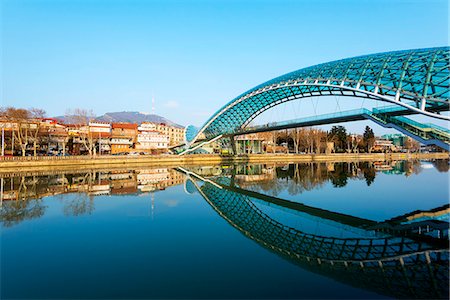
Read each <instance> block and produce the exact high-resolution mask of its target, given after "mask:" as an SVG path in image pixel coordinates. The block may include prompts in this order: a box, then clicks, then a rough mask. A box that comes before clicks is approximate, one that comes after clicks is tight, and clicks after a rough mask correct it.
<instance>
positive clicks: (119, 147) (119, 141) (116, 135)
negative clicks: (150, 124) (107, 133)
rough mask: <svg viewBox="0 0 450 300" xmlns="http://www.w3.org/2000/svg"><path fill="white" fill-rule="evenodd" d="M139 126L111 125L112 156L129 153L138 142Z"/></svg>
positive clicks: (126, 124) (128, 124)
mask: <svg viewBox="0 0 450 300" xmlns="http://www.w3.org/2000/svg"><path fill="white" fill-rule="evenodd" d="M137 135H138V126H137V124H130V123H113V124H111V141H110V145H111V154H115V153H120V152H129V151H130V150H132V149H133V146H134V144H135V143H136V142H137Z"/></svg>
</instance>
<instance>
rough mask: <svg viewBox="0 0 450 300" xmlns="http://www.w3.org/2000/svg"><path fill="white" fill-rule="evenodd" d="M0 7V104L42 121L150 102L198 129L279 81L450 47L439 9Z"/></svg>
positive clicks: (139, 4) (436, 4)
mask: <svg viewBox="0 0 450 300" xmlns="http://www.w3.org/2000/svg"><path fill="white" fill-rule="evenodd" d="M0 3H1V14H2V15H1V25H2V34H1V37H2V41H1V50H2V67H1V70H2V78H1V83H2V98H1V105H2V106H9V105H12V106H16V107H25V108H28V107H39V108H43V109H45V110H46V111H47V113H48V115H49V116H57V115H63V114H64V113H65V111H66V110H67V109H68V108H78V107H80V108H88V109H92V110H94V112H95V113H96V114H98V115H100V114H103V113H105V112H112V111H141V112H152V104H151V98H152V94H153V95H154V98H155V113H157V114H159V115H162V116H165V117H167V118H169V119H171V120H173V121H175V122H178V123H180V124H183V125H187V124H194V125H198V126H199V125H202V124H203V122H204V121H206V119H207V118H208V117H209V116H210V115H211V114H213V113H214V112H215V111H216V110H217V109H218V108H220V107H221V106H222V105H224V104H225V103H226V102H228V101H230V100H231V99H232V98H234V97H236V96H237V95H239V94H241V93H242V92H244V91H246V90H248V89H250V88H252V87H254V86H255V85H258V84H260V83H262V82H264V81H266V80H269V79H272V78H273V77H276V76H279V75H282V74H284V73H287V72H290V71H293V70H296V69H300V68H303V67H307V66H310V65H313V64H317V63H322V62H327V61H331V60H336V59H341V58H346V57H352V56H356V55H363V54H371V53H377V52H384V51H391V50H403V49H411V48H425V47H436V46H445V45H448V41H449V24H448V21H449V20H448V16H449V7H448V2H447V1H446V0H422V1H419V0H409V1H406V0H398V1H396V0H380V1H376V0H372V1H368V0H367V1H364V0H341V1H337V0H336V1H331V0H328V1H320V0H319V1H312V0H311V1H300V0H298V1H283V0H274V1H250V0H248V1H233V0H228V1H225V0H224V1H220V0H217V1H212V0H211V1H170V0H164V1H143V0H141V1H137V0H136V1H132V0H127V1H115V0H103V1H100V0H97V1H96V0H89V1H87V0H76V1H75V0H73V1H70V0H64V1H62V0H61V1H57V0H53V1H50V0H47V1H40V0H33V1H22V0H0ZM352 100H354V99H352ZM346 101H348V100H346ZM355 101H360V100H355ZM319 103H320V102H319ZM310 106H311V105H310ZM319 106H320V105H319ZM304 113H305V114H308V113H309V114H310V113H311V108H309V110H308V109H306V110H305V112H304ZM298 116H300V115H298Z"/></svg>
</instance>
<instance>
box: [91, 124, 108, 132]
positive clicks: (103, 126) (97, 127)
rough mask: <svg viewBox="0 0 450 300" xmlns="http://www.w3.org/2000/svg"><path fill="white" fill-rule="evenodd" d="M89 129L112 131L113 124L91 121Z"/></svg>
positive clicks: (93, 130) (92, 130)
mask: <svg viewBox="0 0 450 300" xmlns="http://www.w3.org/2000/svg"><path fill="white" fill-rule="evenodd" d="M89 131H90V132H91V133H94V132H105V133H111V124H110V123H102V122H89Z"/></svg>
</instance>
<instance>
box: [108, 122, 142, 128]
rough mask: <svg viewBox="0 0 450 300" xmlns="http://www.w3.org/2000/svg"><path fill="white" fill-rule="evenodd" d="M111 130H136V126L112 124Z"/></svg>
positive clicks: (132, 124)
mask: <svg viewBox="0 0 450 300" xmlns="http://www.w3.org/2000/svg"><path fill="white" fill-rule="evenodd" d="M111 126H112V129H137V127H138V125H137V124H134V123H112V124H111Z"/></svg>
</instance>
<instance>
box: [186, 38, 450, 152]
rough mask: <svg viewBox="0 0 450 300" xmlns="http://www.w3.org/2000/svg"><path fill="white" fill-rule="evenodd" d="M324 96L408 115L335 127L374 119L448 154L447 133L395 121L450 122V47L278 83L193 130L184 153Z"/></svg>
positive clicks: (370, 58) (297, 74) (336, 66)
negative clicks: (276, 110)
mask: <svg viewBox="0 0 450 300" xmlns="http://www.w3.org/2000/svg"><path fill="white" fill-rule="evenodd" d="M320 96H345V97H351V98H363V99H371V100H376V101H381V102H384V103H390V104H392V105H394V106H396V107H399V108H401V109H403V110H404V111H402V112H398V113H396V114H395V113H393V112H386V111H384V112H382V114H380V113H379V112H377V111H376V110H372V111H369V113H367V112H363V113H361V112H359V113H355V112H353V113H350V112H349V113H348V114H347V115H345V114H344V113H343V115H342V116H337V115H336V116H328V117H329V119H328V121H329V122H331V120H333V119H334V120H338V119H339V118H341V120H342V121H352V118H353V119H354V120H359V119H371V120H372V121H375V122H377V123H379V124H380V125H382V126H387V127H392V128H396V129H398V130H400V131H402V132H404V133H405V134H408V135H410V136H412V137H415V138H418V139H419V141H421V142H424V143H425V144H427V143H428V144H431V143H432V141H433V142H434V141H435V142H436V144H438V145H440V146H443V147H444V148H446V149H448V142H446V141H447V140H446V138H447V136H446V135H445V130H444V131H442V130H441V128H437V127H435V126H432V125H424V126H422V125H419V124H417V123H414V122H412V121H409V120H407V119H401V118H400V119H398V118H392V117H396V116H398V115H408V114H421V115H426V116H429V117H432V118H435V119H441V120H445V121H450V117H449V116H447V115H443V114H440V112H441V111H449V110H450V106H449V104H450V47H439V48H428V49H413V50H403V51H394V52H385V53H378V54H371V55H364V56H358V57H352V58H346V59H341V60H337V61H332V62H328V63H323V64H319V65H315V66H311V67H307V68H303V69H300V70H297V71H294V72H291V73H288V74H285V75H282V76H280V77H277V78H274V79H272V80H269V81H267V82H265V83H262V84H260V85H258V86H256V87H254V88H252V89H250V90H249V91H247V92H245V93H243V94H241V95H239V96H238V97H236V98H234V99H233V100H231V101H230V102H228V103H227V104H225V105H224V106H223V107H222V108H221V109H219V110H218V111H217V112H216V113H215V114H213V115H212V116H211V117H210V118H209V119H208V120H207V121H206V123H205V124H204V125H203V126H202V127H201V128H199V129H195V128H194V127H193V126H188V128H187V130H186V136H185V137H186V149H185V151H184V152H183V153H189V152H191V151H193V150H194V148H195V149H197V148H199V147H201V146H200V145H204V144H206V143H208V142H211V141H214V140H217V139H220V138H222V137H227V136H233V135H236V134H237V133H239V132H241V131H242V130H244V128H246V127H248V126H249V124H250V123H251V122H252V120H254V119H255V118H256V117H257V116H259V115H260V114H261V113H263V112H264V111H266V110H269V109H271V108H273V107H274V106H277V105H279V104H282V103H285V102H288V101H293V100H301V99H303V98H305V99H306V98H309V97H320ZM323 119H324V118H323ZM303 121H305V122H306V121H308V120H303ZM312 121H313V120H309V122H311V123H310V124H311V125H309V126H312V124H316V123H314V122H312ZM323 121H324V120H322V122H323ZM305 124H306V123H305ZM305 126H308V125H305ZM443 132H444V134H443V135H442V133H443ZM441 138H443V140H441ZM439 140H440V141H441V142H439ZM183 153H182V154H183Z"/></svg>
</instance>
